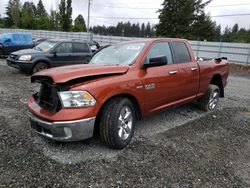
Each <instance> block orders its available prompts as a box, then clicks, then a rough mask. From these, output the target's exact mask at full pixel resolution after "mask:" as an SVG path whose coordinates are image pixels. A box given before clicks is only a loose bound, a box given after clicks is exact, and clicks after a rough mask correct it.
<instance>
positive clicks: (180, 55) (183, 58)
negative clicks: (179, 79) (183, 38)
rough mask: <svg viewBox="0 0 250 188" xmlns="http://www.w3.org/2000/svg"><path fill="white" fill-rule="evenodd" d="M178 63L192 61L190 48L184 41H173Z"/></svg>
mask: <svg viewBox="0 0 250 188" xmlns="http://www.w3.org/2000/svg"><path fill="white" fill-rule="evenodd" d="M172 46H173V51H174V56H175V59H176V63H187V62H190V61H191V57H190V54H189V50H188V48H187V46H186V44H185V43H184V42H172Z"/></svg>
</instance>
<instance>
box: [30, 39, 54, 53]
mask: <svg viewBox="0 0 250 188" xmlns="http://www.w3.org/2000/svg"><path fill="white" fill-rule="evenodd" d="M57 43H58V42H56V41H44V42H42V43H40V44H38V45H37V46H36V47H35V48H34V49H35V50H40V51H44V52H48V51H49V50H50V49H51V48H53V47H54V46H55V45H56V44H57Z"/></svg>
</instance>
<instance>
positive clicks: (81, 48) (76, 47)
mask: <svg viewBox="0 0 250 188" xmlns="http://www.w3.org/2000/svg"><path fill="white" fill-rule="evenodd" d="M73 52H75V53H79V52H85V53H86V52H89V47H88V45H87V44H86V43H80V42H76V43H73Z"/></svg>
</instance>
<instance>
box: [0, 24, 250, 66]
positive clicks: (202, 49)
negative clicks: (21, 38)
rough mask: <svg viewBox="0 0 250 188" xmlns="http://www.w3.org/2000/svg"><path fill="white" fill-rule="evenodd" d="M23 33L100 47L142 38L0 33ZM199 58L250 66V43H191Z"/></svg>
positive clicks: (73, 33) (51, 32)
mask: <svg viewBox="0 0 250 188" xmlns="http://www.w3.org/2000/svg"><path fill="white" fill-rule="evenodd" d="M10 32H22V33H30V34H32V36H33V37H42V38H48V39H56V38H60V39H77V40H87V41H89V40H94V41H97V42H99V43H100V45H108V44H116V43H119V42H123V41H130V40H138V39H142V38H135V37H122V36H103V35H93V34H92V33H86V32H61V31H44V30H25V29H1V28H0V33H10ZM189 42H190V44H191V46H192V48H193V50H194V53H195V55H196V56H197V57H202V58H217V57H227V58H228V59H229V61H230V62H232V63H237V64H242V65H244V64H245V65H250V43H226V42H204V41H189Z"/></svg>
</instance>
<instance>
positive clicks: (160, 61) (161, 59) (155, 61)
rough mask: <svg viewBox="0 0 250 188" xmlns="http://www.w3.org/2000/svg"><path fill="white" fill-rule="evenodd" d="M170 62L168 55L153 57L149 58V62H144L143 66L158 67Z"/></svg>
mask: <svg viewBox="0 0 250 188" xmlns="http://www.w3.org/2000/svg"><path fill="white" fill-rule="evenodd" d="M167 64H168V59H167V57H166V56H158V57H152V58H150V59H149V62H148V63H144V64H143V66H142V68H149V67H158V66H163V65H167Z"/></svg>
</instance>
